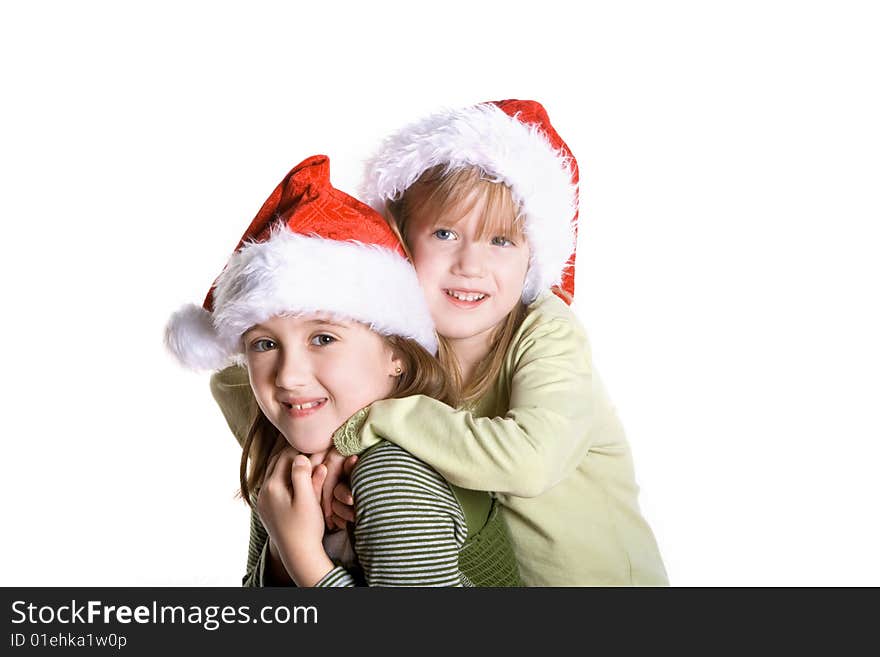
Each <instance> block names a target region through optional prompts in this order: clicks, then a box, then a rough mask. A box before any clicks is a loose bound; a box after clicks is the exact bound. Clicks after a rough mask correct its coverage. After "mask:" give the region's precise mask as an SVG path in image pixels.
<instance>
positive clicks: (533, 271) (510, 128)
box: [362, 100, 578, 303]
mask: <svg viewBox="0 0 880 657" xmlns="http://www.w3.org/2000/svg"><path fill="white" fill-rule="evenodd" d="M438 165H445V166H446V168H447V169H448V170H455V169H458V168H462V167H465V166H476V167H479V168H480V169H482V170H483V172H484V173H485V174H486V175H487V176H489V177H490V178H491V179H492V180H494V181H496V182H503V183H505V184H506V185H507V186H509V187H510V189H511V192H512V194H513V199H514V201H515V202H516V203H517V205H518V207H519V209H520V212H521V213H522V216H523V218H524V227H523V228H524V232H525V235H526V237H527V238H528V241H529V247H530V250H531V256H530V262H529V272H528V274H527V276H526V282H525V285H524V287H523V294H522V298H523V301H525V302H526V303H529V302H531V301H533V300H534V299H535V298H536V297H537V296H538V294H540V293H541V292H542V291H543V290H547V289H550V288H551V287H553V286H558V287H559V288H561V289H563V290H565V291H566V292H567V293H568V294H570V295H574V261H575V246H576V242H577V219H578V207H577V205H578V166H577V160H575V157H574V155H573V154H572V152H571V150H570V149H569V148H568V146H567V145H566V144H565V142H564V141H562V139H561V138H560V136H559V135H558V134H557V132H556V130H554V129H553V126H552V125H551V124H550V118H549V117H548V116H547V112H546V111H545V110H544V108H543V107H542V106H541V104H540V103H537V102H535V101H533V100H501V101H492V102H487V103H480V104H479V105H474V106H472V107H466V108H464V109H455V110H446V111H442V112H439V113H437V114H434V115H432V116H429V117H427V118H425V119H422V120H421V121H417V122H415V123H411V124H410V125H407V126H405V127H404V128H402V129H401V130H399V131H398V132H396V133H395V134H393V135H391V136H390V137H388V138H386V140H385V141H384V142H383V144H382V146H381V147H380V149H379V152H378V153H376V154H375V155H374V156H373V158H372V159H371V160H369V161H368V162H367V173H366V179H365V181H364V183H363V185H362V192H363V198H364V200H365V201H367V202H368V203H370V204H371V205H372V206H373V207H375V208H377V209H379V210H380V211H384V208H385V204H386V202H387V201H391V200H397V199H399V198H400V197H401V195H402V194H403V193H404V192H405V191H406V190H407V189H408V188H409V187H410V185H412V184H413V183H414V182H416V180H418V178H419V176H421V175H422V173H424V172H425V171H426V170H427V169H430V168H432V167H435V166H438ZM560 296H562V295H560ZM563 298H565V297H564V296H563ZM566 300H567V299H566Z"/></svg>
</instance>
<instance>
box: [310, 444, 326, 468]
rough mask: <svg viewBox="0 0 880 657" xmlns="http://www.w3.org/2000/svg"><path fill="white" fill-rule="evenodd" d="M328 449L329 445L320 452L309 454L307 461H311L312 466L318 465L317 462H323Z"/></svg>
mask: <svg viewBox="0 0 880 657" xmlns="http://www.w3.org/2000/svg"><path fill="white" fill-rule="evenodd" d="M328 451H330V448H329V447H328V448H327V449H325V450H322V451H320V452H314V453H313V454H309V461H310V462H311V464H312V467H314V466H316V465H318V464H319V463H323V462H324V459H326V458H327V452H328Z"/></svg>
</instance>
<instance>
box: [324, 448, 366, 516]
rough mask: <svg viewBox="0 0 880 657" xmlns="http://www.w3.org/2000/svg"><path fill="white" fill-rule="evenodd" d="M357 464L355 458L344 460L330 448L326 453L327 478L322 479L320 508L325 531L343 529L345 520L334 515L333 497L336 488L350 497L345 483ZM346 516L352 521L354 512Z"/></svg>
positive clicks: (350, 457)
mask: <svg viewBox="0 0 880 657" xmlns="http://www.w3.org/2000/svg"><path fill="white" fill-rule="evenodd" d="M356 462H357V456H349V457H348V458H345V457H344V456H342V454H340V453H339V452H338V451H337V450H336V448H331V449H330V450H329V451H328V452H327V457H326V458H325V459H324V465H325V466H326V467H327V477H326V478H325V479H324V486H323V489H322V491H321V508H322V509H323V511H324V520H325V522H326V523H327V529H330V530H334V529H342V528H344V527H345V519H344V517H343V516H341V515H340V514H335V513H334V508H333V505H334V496H335V491H336V489H338V488H340V487H341V488H343V489H344V490H345V491H347V492H348V497H349V498H350V497H351V490H350V489H349V488H348V485H347V483H345V482H344V481H343V480H345V481H347V480H348V478H349V476H351V471H352V469H353V468H354V464H355V463H356ZM347 515H349V516H351V517H350V520H354V511H353V510H352V511H351V512H350V513H348V514H347Z"/></svg>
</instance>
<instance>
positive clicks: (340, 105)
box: [0, 0, 880, 585]
mask: <svg viewBox="0 0 880 657" xmlns="http://www.w3.org/2000/svg"><path fill="white" fill-rule="evenodd" d="M305 4H306V3H294V2H286V3H259V2H255V3H247V5H244V4H241V3H224V2H211V3H204V4H199V3H183V2H175V3H162V2H150V3H110V2H107V3H97V2H76V3H66V2H53V3H49V2H29V3H4V4H3V5H2V9H0V67H2V80H0V88H2V98H3V99H2V101H0V114H2V121H0V167H2V169H0V185H2V196H0V204H2V205H0V218H2V222H3V228H4V236H5V244H4V248H3V255H2V257H0V274H2V277H0V280H2V286H3V288H2V289H3V298H4V306H5V312H4V317H5V318H4V320H3V322H2V327H3V328H2V331H3V333H2V345H3V347H4V354H3V356H4V358H3V361H4V368H3V377H2V382H0V386H2V391H0V393H2V400H3V424H2V429H0V435H2V441H3V443H2V452H0V454H2V464H3V465H2V491H0V492H2V495H0V505H2V528H3V539H2V541H0V550H2V558H0V584H3V585H53V584H59V585H178V584H179V585H201V584H226V585H236V584H238V583H239V578H240V576H241V574H242V572H243V566H244V560H245V553H246V541H247V514H246V510H245V507H244V505H243V504H242V503H241V502H240V501H238V500H236V499H234V496H233V494H234V491H235V489H236V485H237V467H238V458H239V450H238V447H237V445H236V443H235V441H234V440H233V438H232V437H231V435H230V434H229V433H228V431H227V429H226V426H225V424H224V422H223V420H222V418H221V416H220V413H219V412H218V411H217V409H216V407H215V406H214V404H213V401H212V400H211V398H210V394H209V392H208V381H207V376H200V375H197V374H193V373H190V372H186V371H184V370H182V369H180V368H179V367H178V366H177V365H176V364H175V363H174V362H173V361H172V360H171V358H170V357H169V356H167V355H166V354H165V352H164V350H163V347H162V331H163V327H164V323H165V321H166V319H167V317H168V315H169V314H170V313H171V312H172V311H173V310H175V309H176V308H177V307H178V306H179V305H181V304H183V303H184V302H190V301H195V302H200V301H201V299H202V297H203V295H204V293H205V292H206V291H207V288H208V286H209V285H210V284H211V282H212V280H213V278H214V276H215V275H216V274H217V273H219V271H220V269H221V267H222V266H223V264H224V263H225V261H226V258H227V256H228V254H229V252H230V250H231V249H232V248H233V247H234V245H235V243H236V242H237V240H238V238H239V236H240V234H241V233H242V231H243V230H244V228H245V226H246V225H247V224H248V222H249V221H250V220H251V218H252V217H253V215H254V214H255V213H256V211H257V209H258V208H259V206H260V205H261V204H262V202H263V201H264V199H265V198H266V196H267V195H268V194H269V192H270V191H271V190H272V189H273V188H274V186H275V185H276V184H277V183H278V181H279V180H280V179H281V178H282V177H283V176H284V174H285V173H286V172H287V171H288V169H289V168H290V167H291V166H292V165H294V164H296V163H297V162H298V161H300V160H301V159H303V158H304V157H305V156H307V155H310V154H313V153H320V152H323V153H326V154H328V155H330V157H331V161H332V166H333V177H334V181H335V183H336V185H337V186H338V187H340V188H342V189H346V190H350V191H354V190H355V189H356V185H357V181H358V179H359V176H360V172H361V167H362V161H363V160H364V159H365V158H366V157H367V156H368V155H369V154H370V152H371V150H372V148H373V147H374V146H375V145H376V144H377V142H378V140H379V139H380V138H381V136H383V135H384V134H386V133H387V132H389V131H391V130H393V129H395V128H397V127H399V126H400V125H402V124H403V123H404V122H406V121H409V120H413V119H416V118H418V117H420V116H422V115H423V114H425V113H427V112H430V111H433V110H435V109H438V108H440V107H443V106H459V105H465V104H470V103H474V102H478V101H483V100H490V99H500V98H534V99H538V100H540V101H541V102H543V103H544V105H545V107H546V108H547V109H548V111H549V113H550V116H551V118H552V120H553V122H554V124H555V126H556V128H557V129H558V131H559V132H560V133H561V135H562V136H563V138H564V139H565V140H566V141H567V142H568V144H569V145H570V146H571V148H572V150H573V151H574V153H575V154H576V156H577V157H578V160H579V162H580V167H581V177H582V204H581V207H582V213H581V231H580V245H579V256H578V268H577V303H578V306H579V312H580V314H581V316H582V318H583V319H584V321H585V323H586V324H587V328H588V330H589V332H590V335H591V338H592V341H593V348H594V355H595V361H596V363H597V364H598V368H599V369H600V371H601V372H602V375H603V377H604V379H605V380H606V383H607V385H608V388H609V390H610V393H611V395H612V398H613V399H614V400H615V402H616V404H617V406H618V408H619V410H620V414H621V417H622V418H623V420H624V423H625V425H626V428H627V432H628V436H629V439H630V441H631V444H632V447H633V451H634V455H635V459H636V472H637V477H638V481H639V483H640V485H641V487H642V495H641V504H642V509H643V511H644V513H645V515H646V517H647V518H648V520H649V522H650V523H651V525H652V526H653V528H654V530H655V533H656V535H657V539H658V542H659V544H660V547H661V551H662V553H663V556H664V559H665V561H666V564H667V568H668V571H669V575H670V579H671V581H672V583H673V584H677V585H809V584H816V585H862V584H873V585H880V559H878V558H877V555H878V554H880V531H878V520H877V519H878V517H880V513H878V502H880V486H878V483H877V481H878V473H877V470H878V467H880V421H878V416H877V415H878V401H880V395H878V392H880V385H878V371H880V349H878V336H880V320H878V310H877V308H878V303H877V282H878V280H880V266H878V255H877V252H878V247H880V243H878V237H877V236H878V231H877V225H878V220H880V193H878V192H880V190H878V182H880V129H878V125H880V121H878V117H880V91H878V80H880V74H878V73H880V71H878V68H880V67H878V62H880V40H878V38H877V35H878V33H880V22H878V17H877V13H876V9H875V7H876V5H874V4H873V3H870V2H864V3H858V2H839V1H838V2H791V3H784V2H774V1H766V0H765V1H762V2H744V1H739V2H663V3H654V2H643V3H634V2H613V3H612V2H607V3H583V4H579V3H571V2H553V1H549V0H545V1H544V2H540V3H534V2H529V3H517V2H512V1H511V0H507V1H504V2H474V1H469V2H450V1H448V0H444V2H437V3H433V4H431V3H413V2H410V3H404V2H401V3H390V2H385V3H381V2H380V3H376V2H369V3H367V2H364V3H357V4H355V3H351V4H352V6H350V7H349V6H346V5H345V4H344V3H329V2H328V3H320V4H323V5H326V7H327V8H326V9H323V8H322V9H316V8H314V7H308V6H305V7H303V6H300V5H305ZM314 4H315V5H317V4H319V3H314ZM575 6H581V7H582V9H581V10H580V11H579V13H577V14H575V13H573V7H575ZM432 7H433V11H432Z"/></svg>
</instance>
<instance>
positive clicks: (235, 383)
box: [211, 365, 257, 445]
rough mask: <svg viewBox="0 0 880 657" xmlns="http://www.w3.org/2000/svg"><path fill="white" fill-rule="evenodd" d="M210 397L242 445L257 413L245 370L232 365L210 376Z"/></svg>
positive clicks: (255, 402)
mask: <svg viewBox="0 0 880 657" xmlns="http://www.w3.org/2000/svg"><path fill="white" fill-rule="evenodd" d="M211 395H212V396H213V397H214V401H216V402H217V405H218V406H219V407H220V411H221V412H222V413H223V417H224V418H225V419H226V424H228V425H229V430H230V431H232V434H233V435H234V436H235V439H236V440H237V441H238V444H239V445H243V444H244V439H245V438H246V437H247V434H248V431H249V430H250V428H251V422H253V420H254V417H256V413H257V400H256V399H254V393H253V391H252V390H251V384H250V380H249V379H248V373H247V369H246V368H244V367H240V366H238V365H232V366H231V367H227V368H226V369H225V370H221V371H219V372H216V373H215V374H213V375H212V376H211Z"/></svg>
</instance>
